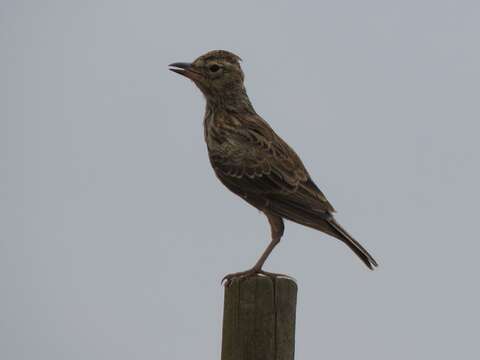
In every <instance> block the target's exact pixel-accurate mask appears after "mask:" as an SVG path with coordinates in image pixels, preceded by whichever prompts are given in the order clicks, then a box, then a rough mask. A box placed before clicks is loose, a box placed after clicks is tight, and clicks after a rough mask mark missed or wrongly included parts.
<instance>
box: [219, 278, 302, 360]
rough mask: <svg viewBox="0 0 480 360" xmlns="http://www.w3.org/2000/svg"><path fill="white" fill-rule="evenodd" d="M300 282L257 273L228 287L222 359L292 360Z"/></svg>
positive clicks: (226, 291)
mask: <svg viewBox="0 0 480 360" xmlns="http://www.w3.org/2000/svg"><path fill="white" fill-rule="evenodd" d="M296 302H297V285H296V283H295V281H294V280H293V279H291V278H288V277H285V276H280V277H275V278H270V277H267V276H264V275H256V276H253V277H251V278H248V279H245V280H233V281H232V283H231V284H230V286H228V287H226V288H225V304H224V315H223V335H222V360H293V358H294V350H295V311H296Z"/></svg>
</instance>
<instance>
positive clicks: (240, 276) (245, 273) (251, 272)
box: [221, 267, 288, 287]
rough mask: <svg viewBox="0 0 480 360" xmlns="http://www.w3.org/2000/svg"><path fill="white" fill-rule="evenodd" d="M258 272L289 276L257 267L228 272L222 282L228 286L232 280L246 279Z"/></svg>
mask: <svg viewBox="0 0 480 360" xmlns="http://www.w3.org/2000/svg"><path fill="white" fill-rule="evenodd" d="M256 274H262V275H265V276H267V277H269V278H272V279H274V278H276V277H279V276H286V277H288V275H285V274H277V273H271V272H268V271H263V270H262V269H261V268H260V269H257V268H255V267H253V268H251V269H249V270H246V271H240V272H236V273H232V274H227V275H225V276H224V277H223V279H222V281H221V283H222V284H223V283H225V286H226V287H228V286H230V285H231V284H232V281H233V280H234V279H238V280H245V279H247V278H249V277H252V276H254V275H256Z"/></svg>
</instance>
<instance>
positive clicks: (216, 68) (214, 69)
mask: <svg viewBox="0 0 480 360" xmlns="http://www.w3.org/2000/svg"><path fill="white" fill-rule="evenodd" d="M208 69H209V70H210V71H211V72H217V71H218V70H220V66H218V65H211V66H210V67H209V68H208Z"/></svg>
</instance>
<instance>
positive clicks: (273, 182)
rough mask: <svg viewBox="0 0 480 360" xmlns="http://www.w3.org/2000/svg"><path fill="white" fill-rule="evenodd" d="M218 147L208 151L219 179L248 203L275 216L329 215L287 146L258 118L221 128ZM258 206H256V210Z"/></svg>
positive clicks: (329, 207)
mask: <svg viewBox="0 0 480 360" xmlns="http://www.w3.org/2000/svg"><path fill="white" fill-rule="evenodd" d="M218 136H219V139H220V141H219V142H218V146H216V147H212V148H209V155H210V161H211V163H212V166H213V168H214V170H215V173H216V174H217V176H218V177H219V178H220V180H221V181H222V182H223V183H224V184H225V185H226V186H227V187H228V188H229V189H230V190H232V191H233V192H235V193H236V194H237V195H240V196H242V197H244V198H245V199H246V200H247V201H249V202H251V203H253V204H256V203H257V204H260V203H262V201H263V204H266V206H267V207H268V208H269V210H271V211H274V212H275V213H277V214H278V215H280V216H283V217H286V218H290V219H291V220H294V221H295V219H292V214H295V213H298V212H300V213H301V212H307V213H310V214H311V215H321V214H329V213H331V212H334V211H335V210H334V209H333V207H332V205H331V204H330V203H329V202H328V200H327V199H326V197H325V195H324V194H323V193H322V192H321V191H320V189H319V188H318V187H317V186H316V185H315V183H314V182H313V181H312V179H311V178H310V176H309V174H308V172H307V170H306V169H305V166H304V165H303V163H302V161H301V160H300V158H299V157H298V155H297V154H296V153H295V151H293V149H292V148H290V146H288V144H287V143H286V142H285V141H283V140H282V139H281V138H280V137H279V136H278V135H277V134H276V133H275V132H274V131H273V130H272V129H271V127H270V126H269V125H268V124H267V123H266V122H265V121H264V120H263V119H262V118H261V117H259V116H258V115H255V116H249V117H245V118H244V117H242V118H241V119H239V121H238V123H237V126H223V127H221V128H220V129H219V133H218ZM258 207H261V205H259V206H258Z"/></svg>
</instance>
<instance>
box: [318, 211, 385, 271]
mask: <svg viewBox="0 0 480 360" xmlns="http://www.w3.org/2000/svg"><path fill="white" fill-rule="evenodd" d="M327 222H328V225H329V226H330V230H331V231H329V233H330V234H331V235H332V236H334V237H336V238H337V239H339V240H341V241H342V242H344V243H345V244H346V245H347V246H348V247H349V248H350V249H352V251H353V252H354V253H355V254H357V256H358V257H359V258H360V259H361V260H362V261H363V262H364V263H365V265H367V266H368V268H369V269H370V270H373V269H374V268H375V267H377V266H378V264H377V262H376V261H375V259H374V258H373V257H372V255H370V254H369V253H368V251H367V250H366V249H365V248H364V247H363V246H362V245H360V243H359V242H358V241H357V240H355V239H354V238H353V236H351V235H350V234H349V233H348V232H347V231H346V230H345V229H344V228H343V227H342V226H341V225H340V224H339V223H338V222H337V221H336V220H335V219H334V218H333V217H332V218H330V219H328V220H327ZM322 225H324V224H322ZM320 230H323V231H325V228H324V227H323V226H322V229H320Z"/></svg>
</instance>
